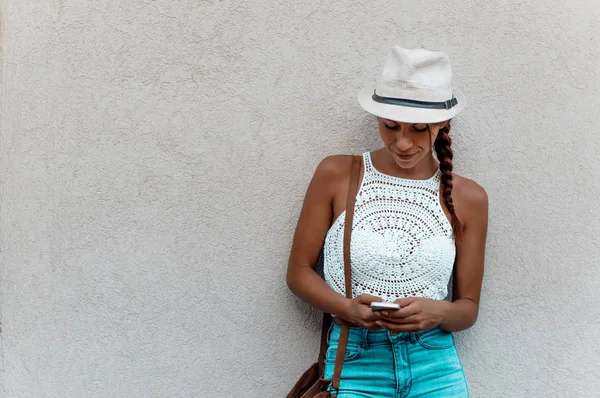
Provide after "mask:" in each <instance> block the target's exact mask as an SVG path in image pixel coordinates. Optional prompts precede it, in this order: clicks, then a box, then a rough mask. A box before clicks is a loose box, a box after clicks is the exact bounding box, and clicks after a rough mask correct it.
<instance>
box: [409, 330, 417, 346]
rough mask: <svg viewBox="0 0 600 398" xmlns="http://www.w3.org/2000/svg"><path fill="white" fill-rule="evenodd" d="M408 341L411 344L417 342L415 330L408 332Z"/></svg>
mask: <svg viewBox="0 0 600 398" xmlns="http://www.w3.org/2000/svg"><path fill="white" fill-rule="evenodd" d="M410 342H411V343H412V344H415V343H416V342H417V333H416V332H410Z"/></svg>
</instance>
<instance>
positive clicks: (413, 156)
mask: <svg viewBox="0 0 600 398" xmlns="http://www.w3.org/2000/svg"><path fill="white" fill-rule="evenodd" d="M377 120H378V123H379V135H380V136H381V139H382V140H383V143H384V145H385V147H386V148H387V150H388V151H389V152H390V156H391V157H392V158H393V159H394V161H395V162H396V163H397V164H398V166H399V167H401V168H403V169H410V168H412V167H414V166H415V165H416V164H417V163H419V162H420V161H421V160H423V159H426V158H427V157H428V156H431V146H432V145H433V143H434V142H435V138H436V137H437V134H438V132H439V130H440V129H441V128H442V127H444V126H445V125H447V124H448V121H444V122H440V123H404V122H396V121H393V120H390V119H383V118H380V117H378V118H377ZM428 125H429V128H428Z"/></svg>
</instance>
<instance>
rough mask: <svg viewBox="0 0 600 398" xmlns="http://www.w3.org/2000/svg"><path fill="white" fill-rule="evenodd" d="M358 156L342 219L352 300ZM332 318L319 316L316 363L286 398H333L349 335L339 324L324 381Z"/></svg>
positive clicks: (346, 265)
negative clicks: (330, 368)
mask: <svg viewBox="0 0 600 398" xmlns="http://www.w3.org/2000/svg"><path fill="white" fill-rule="evenodd" d="M362 163H363V162H362V156H360V155H359V156H353V157H352V169H351V173H350V184H349V186H348V198H347V201H346V218H345V225H344V277H345V284H346V297H348V298H349V299H352V275H351V269H350V237H351V234H352V220H353V217H354V202H355V199H356V194H357V192H358V180H359V177H360V170H361V167H362ZM331 322H332V318H331V315H330V314H323V326H322V329H321V350H320V351H319V358H318V360H317V362H315V363H314V364H312V366H311V367H310V368H308V369H307V370H306V371H305V372H304V373H303V374H302V376H300V379H298V381H297V382H296V384H295V385H294V387H293V388H292V390H291V391H290V392H289V393H288V395H287V396H286V398H326V397H327V398H329V397H333V398H336V397H337V391H338V389H339V388H340V377H341V375H342V366H343V364H344V356H345V355H346V345H347V343H348V333H349V332H350V329H349V325H348V323H347V322H343V321H342V322H341V323H342V331H341V334H340V340H339V343H338V348H337V351H336V354H335V367H334V370H333V377H332V378H331V380H329V379H325V378H324V374H325V354H326V352H327V337H328V334H329V327H330V326H331ZM329 384H331V386H332V391H333V392H332V393H330V392H329V391H327V390H328V387H329Z"/></svg>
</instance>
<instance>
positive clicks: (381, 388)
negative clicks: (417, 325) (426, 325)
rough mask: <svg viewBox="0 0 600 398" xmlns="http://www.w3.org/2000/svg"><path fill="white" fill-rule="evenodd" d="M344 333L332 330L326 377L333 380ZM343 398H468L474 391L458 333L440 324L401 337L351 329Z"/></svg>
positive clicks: (333, 326) (334, 326) (383, 331)
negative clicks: (457, 341)
mask: <svg viewBox="0 0 600 398" xmlns="http://www.w3.org/2000/svg"><path fill="white" fill-rule="evenodd" d="M341 330H342V327H341V326H340V325H338V324H337V323H335V322H332V324H331V327H330V328H329V333H328V339H327V342H328V344H329V347H328V349H327V355H326V357H325V378H326V379H331V377H332V376H333V368H334V364H335V354H336V351H337V347H338V340H339V337H340V332H341ZM329 390H330V391H332V386H331V384H330V385H329ZM332 392H333V391H332ZM338 397H339V398H349V397H365V398H366V397H390V398H392V397H393V398H416V397H423V398H424V397H427V398H434V397H436V398H437V397H440V398H441V397H444V398H454V397H457V398H458V397H461V398H463V397H469V392H468V388H467V381H466V379H465V375H464V372H463V368H462V364H461V362H460V359H459V357H458V353H457V352H456V346H455V344H454V336H453V335H452V333H450V332H446V331H445V330H443V329H441V328H440V327H439V326H437V327H435V328H433V329H429V330H425V331H421V332H415V333H413V332H401V333H397V334H392V333H390V332H389V331H388V330H386V329H380V330H376V331H370V330H368V329H366V328H361V327H351V328H350V334H349V336H348V346H347V347H346V355H345V358H344V366H343V368H342V376H341V381H340V389H339V391H338Z"/></svg>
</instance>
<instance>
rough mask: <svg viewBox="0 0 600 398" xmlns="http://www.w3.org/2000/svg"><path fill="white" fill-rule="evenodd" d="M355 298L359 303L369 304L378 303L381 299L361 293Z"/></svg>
mask: <svg viewBox="0 0 600 398" xmlns="http://www.w3.org/2000/svg"><path fill="white" fill-rule="evenodd" d="M356 299H357V300H358V302H359V303H361V304H371V303H372V302H377V303H380V302H382V301H383V299H382V298H381V297H377V296H371V295H370V294H361V295H360V296H358V297H356Z"/></svg>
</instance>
